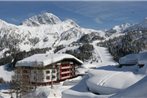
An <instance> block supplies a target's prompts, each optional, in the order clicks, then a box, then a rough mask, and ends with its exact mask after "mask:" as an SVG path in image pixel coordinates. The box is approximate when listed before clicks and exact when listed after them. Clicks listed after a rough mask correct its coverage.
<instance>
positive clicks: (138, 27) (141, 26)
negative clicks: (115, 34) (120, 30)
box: [125, 18, 147, 31]
mask: <svg viewBox="0 0 147 98" xmlns="http://www.w3.org/2000/svg"><path fill="white" fill-rule="evenodd" d="M145 30H147V18H145V19H144V20H143V21H142V22H140V23H137V24H134V25H133V26H130V27H129V28H128V29H126V30H125V31H145Z"/></svg>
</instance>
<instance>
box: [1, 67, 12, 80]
mask: <svg viewBox="0 0 147 98" xmlns="http://www.w3.org/2000/svg"><path fill="white" fill-rule="evenodd" d="M12 75H14V72H13V71H6V70H5V66H0V78H3V80H5V81H10V80H11V78H12Z"/></svg>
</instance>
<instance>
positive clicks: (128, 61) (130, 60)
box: [119, 54, 138, 66]
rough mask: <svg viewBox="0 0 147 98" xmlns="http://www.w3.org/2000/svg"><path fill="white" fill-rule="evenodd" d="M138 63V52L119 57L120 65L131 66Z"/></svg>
mask: <svg viewBox="0 0 147 98" xmlns="http://www.w3.org/2000/svg"><path fill="white" fill-rule="evenodd" d="M137 63H138V54H129V55H126V56H124V57H121V58H120V59H119V64H120V65H121V66H131V65H135V64H137Z"/></svg>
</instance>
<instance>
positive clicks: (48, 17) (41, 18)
mask: <svg viewBox="0 0 147 98" xmlns="http://www.w3.org/2000/svg"><path fill="white" fill-rule="evenodd" d="M59 22H61V20H60V19H59V18H58V17H57V16H55V15H54V14H52V13H48V12H45V13H42V14H39V15H35V16H32V17H30V18H29V19H26V20H25V21H24V22H22V25H25V26H40V25H46V24H57V23H59Z"/></svg>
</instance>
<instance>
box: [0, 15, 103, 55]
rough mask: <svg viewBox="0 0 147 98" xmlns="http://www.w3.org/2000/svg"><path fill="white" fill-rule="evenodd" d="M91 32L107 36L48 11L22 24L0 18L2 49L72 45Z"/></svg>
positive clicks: (0, 45)
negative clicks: (62, 19) (11, 22)
mask: <svg viewBox="0 0 147 98" xmlns="http://www.w3.org/2000/svg"><path fill="white" fill-rule="evenodd" d="M90 33H96V34H98V36H100V37H104V36H105V33H104V32H103V31H100V30H99V31H97V30H91V29H86V28H82V27H80V26H79V25H78V24H76V23H75V22H74V21H73V20H71V19H67V20H64V21H61V20H60V19H59V18H58V17H57V16H55V15H53V14H52V13H48V12H46V13H42V14H39V15H36V16H32V17H31V18H29V19H26V20H25V21H24V22H22V25H14V24H10V23H7V22H5V21H3V20H0V51H4V49H6V48H7V49H9V50H13V49H15V50H20V51H23V50H25V51H29V50H30V49H35V48H46V47H57V46H59V45H70V44H71V43H73V42H77V41H78V40H79V39H80V38H81V37H82V36H83V35H85V34H90ZM1 55H2V54H1ZM0 57H1V56H0Z"/></svg>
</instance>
